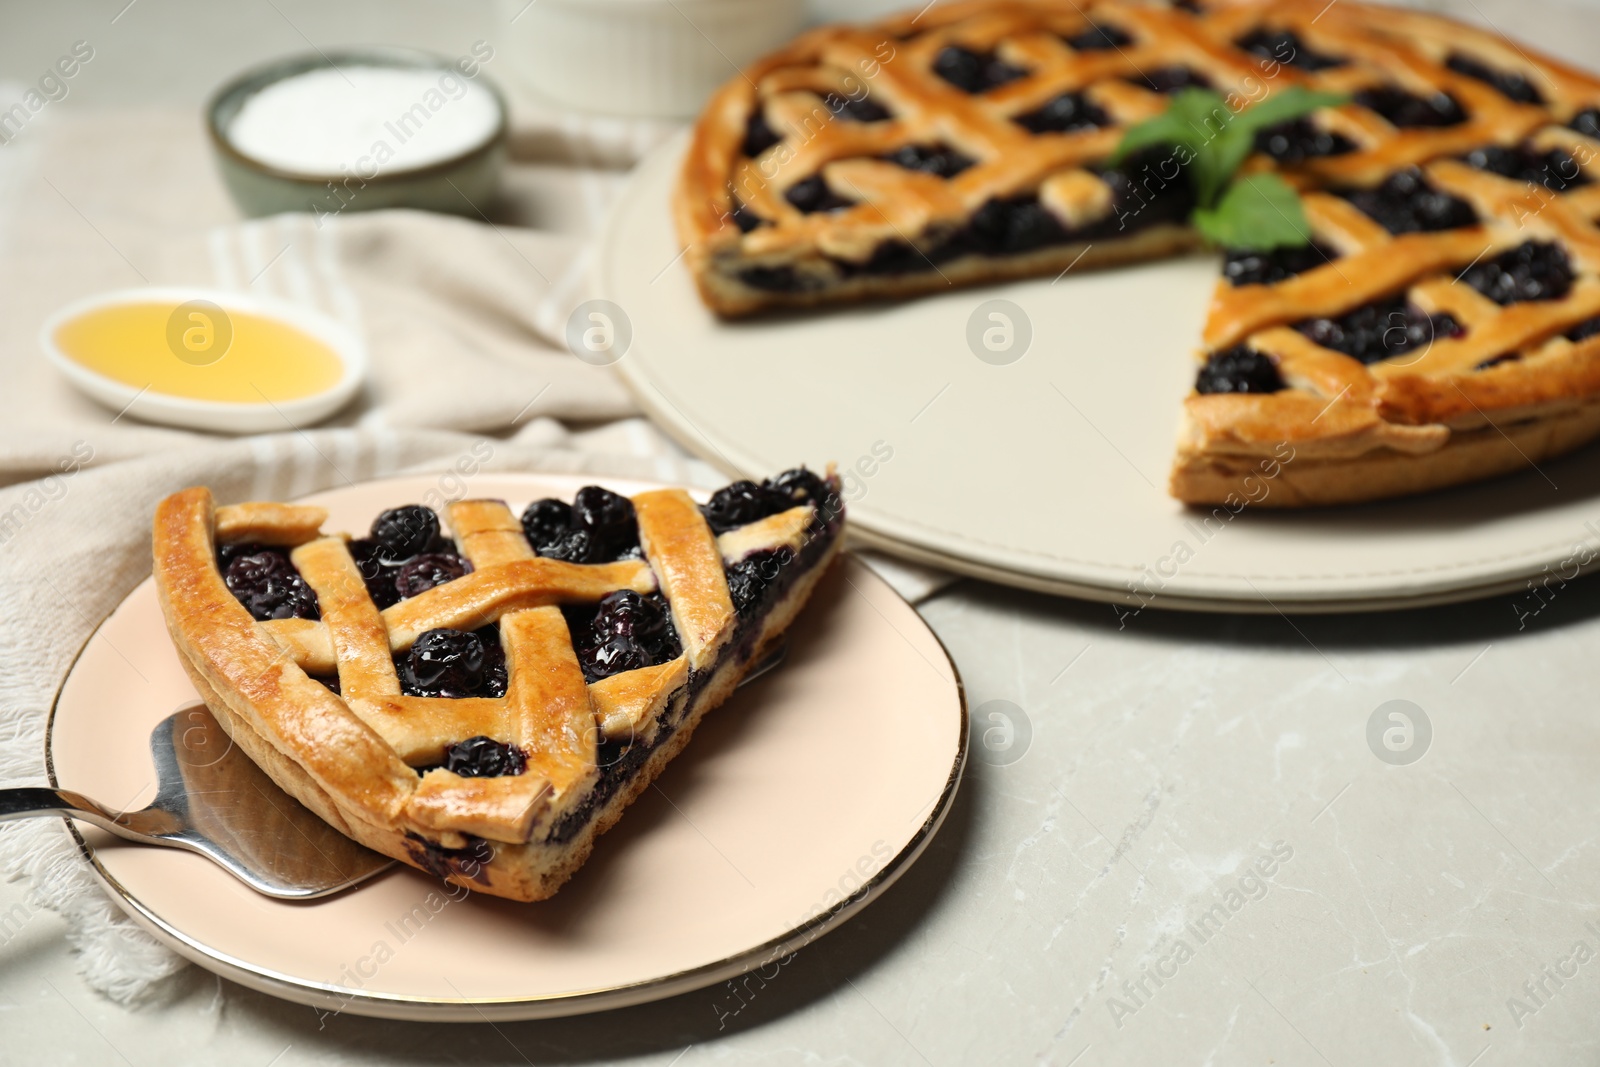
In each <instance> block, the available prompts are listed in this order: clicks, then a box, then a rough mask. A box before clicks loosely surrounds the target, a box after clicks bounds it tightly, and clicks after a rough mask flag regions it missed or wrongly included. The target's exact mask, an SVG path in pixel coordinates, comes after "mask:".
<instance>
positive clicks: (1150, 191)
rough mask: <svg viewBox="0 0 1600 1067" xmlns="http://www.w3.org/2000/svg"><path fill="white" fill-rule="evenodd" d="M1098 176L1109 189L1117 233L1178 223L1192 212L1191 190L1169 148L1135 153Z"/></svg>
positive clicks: (1192, 198)
mask: <svg viewBox="0 0 1600 1067" xmlns="http://www.w3.org/2000/svg"><path fill="white" fill-rule="evenodd" d="M1100 177H1101V178H1102V179H1103V180H1104V181H1105V183H1106V184H1107V185H1109V186H1110V187H1111V206H1112V213H1113V217H1114V218H1115V220H1116V230H1117V231H1118V232H1121V231H1131V230H1137V229H1142V228H1143V227H1145V226H1150V225H1154V224H1155V223H1158V222H1181V221H1183V220H1184V219H1187V218H1188V217H1189V213H1190V212H1191V211H1193V210H1194V189H1193V187H1192V186H1191V185H1190V184H1189V181H1188V179H1187V178H1185V177H1184V174H1183V169H1182V167H1181V165H1180V164H1179V162H1178V159H1177V157H1176V156H1174V155H1173V153H1172V149H1170V148H1167V147H1164V146H1161V145H1155V146H1152V147H1150V148H1146V149H1143V150H1142V151H1139V152H1135V153H1133V154H1132V155H1130V156H1128V157H1127V158H1126V159H1124V160H1123V161H1122V162H1121V163H1119V164H1117V165H1116V166H1115V167H1113V168H1111V169H1109V170H1107V171H1105V172H1104V173H1102V174H1101V176H1100Z"/></svg>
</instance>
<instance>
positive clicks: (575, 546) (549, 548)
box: [539, 530, 595, 563]
mask: <svg viewBox="0 0 1600 1067" xmlns="http://www.w3.org/2000/svg"><path fill="white" fill-rule="evenodd" d="M539 555H541V556H543V557H545V558H546V559H558V560H561V561H562V562H564V563H593V562H594V559H593V558H592V557H593V556H594V555H595V548H594V537H593V536H592V535H591V534H590V533H589V531H588V530H566V531H564V532H563V533H562V534H561V536H560V537H557V538H556V539H555V540H554V541H551V542H550V543H549V544H547V545H545V546H544V547H543V548H541V549H540V550H539Z"/></svg>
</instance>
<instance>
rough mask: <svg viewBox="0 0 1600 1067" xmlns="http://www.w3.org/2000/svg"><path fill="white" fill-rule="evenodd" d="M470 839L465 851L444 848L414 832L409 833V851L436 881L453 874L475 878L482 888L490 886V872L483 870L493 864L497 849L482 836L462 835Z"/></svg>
mask: <svg viewBox="0 0 1600 1067" xmlns="http://www.w3.org/2000/svg"><path fill="white" fill-rule="evenodd" d="M462 836H464V837H465V838H466V839H467V845H466V847H465V848H445V847H444V846H443V845H441V844H438V843H437V842H434V841H429V840H426V839H425V838H423V837H422V836H421V835H419V834H417V833H414V832H413V831H410V830H407V831H406V841H405V846H406V852H407V854H409V855H410V856H411V859H412V860H413V862H415V863H416V864H417V866H419V867H421V868H422V869H423V870H425V871H427V872H428V873H429V874H432V875H433V876H434V877H435V878H449V877H450V876H451V875H456V876H459V877H466V878H470V879H472V880H473V881H474V882H477V883H479V884H480V885H488V884H489V872H488V871H487V870H485V869H484V868H485V867H487V866H488V865H489V864H490V863H492V862H494V846H493V845H491V844H490V843H489V842H487V841H485V840H484V839H483V838H481V837H473V836H472V835H471V834H464V835H462Z"/></svg>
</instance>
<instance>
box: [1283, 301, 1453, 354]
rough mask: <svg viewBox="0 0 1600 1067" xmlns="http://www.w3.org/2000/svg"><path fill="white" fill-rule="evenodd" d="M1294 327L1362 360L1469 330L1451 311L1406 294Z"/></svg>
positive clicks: (1316, 340) (1426, 344)
mask: <svg viewBox="0 0 1600 1067" xmlns="http://www.w3.org/2000/svg"><path fill="white" fill-rule="evenodd" d="M1294 328H1295V329H1297V330H1299V331H1300V332H1301V333H1303V334H1305V335H1306V336H1307V337H1309V338H1311V340H1313V341H1315V342H1316V343H1317V344H1319V345H1321V346H1322V347H1323V348H1331V349H1333V350H1334V351H1335V352H1343V353H1344V354H1345V355H1347V356H1350V357H1352V358H1354V359H1359V360H1360V361H1361V362H1362V363H1377V362H1379V361H1380V360H1385V359H1393V358H1394V357H1396V356H1400V355H1404V354H1406V353H1408V352H1411V351H1413V350H1414V349H1417V348H1422V349H1424V350H1425V349H1426V348H1427V346H1428V345H1431V344H1432V343H1433V342H1434V339H1435V338H1444V337H1459V336H1461V335H1462V334H1463V333H1465V332H1466V331H1465V330H1464V329H1463V328H1462V327H1461V324H1460V323H1458V322H1456V320H1455V319H1454V318H1453V317H1451V316H1450V315H1447V314H1440V315H1429V314H1428V313H1427V312H1425V311H1423V310H1422V309H1421V308H1419V307H1416V306H1415V305H1412V304H1408V303H1407V302H1406V299H1405V297H1404V296H1403V295H1402V296H1396V297H1393V298H1391V299H1388V300H1379V301H1375V302H1373V303H1371V304H1367V305H1365V306H1363V307H1358V308H1356V309H1355V310H1353V311H1348V312H1346V313H1345V314H1343V315H1341V316H1339V317H1338V318H1317V319H1306V320H1304V321H1303V322H1297V323H1295V324H1294Z"/></svg>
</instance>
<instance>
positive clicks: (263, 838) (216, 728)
mask: <svg viewBox="0 0 1600 1067" xmlns="http://www.w3.org/2000/svg"><path fill="white" fill-rule="evenodd" d="M787 651H788V646H787V643H786V642H780V643H779V644H778V645H777V646H776V647H775V648H773V649H772V651H771V652H769V653H767V655H765V656H763V657H762V659H761V661H760V662H759V663H756V664H754V665H752V666H751V667H750V669H749V671H748V672H747V673H746V674H745V676H744V678H743V679H742V680H741V681H740V682H739V684H740V685H741V686H743V685H747V684H749V683H750V682H753V681H755V679H757V678H759V677H760V676H761V675H763V674H766V673H767V672H768V671H770V670H772V669H773V668H775V667H777V666H778V665H779V664H780V663H782V662H783V657H784V654H785V653H786V652H787ZM150 752H151V755H152V756H154V757H155V765H156V783H157V787H156V798H155V801H154V802H152V803H151V805H150V806H149V807H148V808H145V809H143V810H142V811H126V812H121V813H116V812H112V811H110V810H108V809H107V808H105V807H104V806H103V805H101V804H99V803H97V802H95V801H93V800H91V799H89V798H88V797H86V796H84V795H83V794H82V793H74V792H72V791H71V790H67V789H46V788H26V787H25V788H18V789H0V822H9V821H11V820H12V819H26V818H30V817H33V816H39V815H65V816H67V817H68V818H70V819H81V820H82V821H84V822H86V823H89V824H91V825H93V826H98V827H100V829H102V830H106V831H108V832H110V833H113V834H115V835H116V836H118V837H120V838H123V839H124V840H127V841H136V842H139V843H140V844H146V845H165V846H167V847H169V848H182V849H187V850H188V851H190V852H198V853H199V854H200V855H202V856H205V857H207V858H208V859H211V860H213V861H215V862H216V863H217V864H219V865H220V866H221V867H222V868H223V869H224V870H226V871H228V872H229V873H230V874H232V875H233V876H234V877H236V878H238V879H239V880H240V881H242V882H243V883H244V884H245V885H247V886H249V887H250V888H251V889H254V890H255V891H256V892H258V893H263V894H265V895H266V896H269V897H277V898H279V899H282V900H314V899H316V898H317V897H325V896H328V895H329V894H331V893H337V892H339V891H340V890H341V889H348V888H350V887H351V886H353V885H357V884H359V883H361V882H364V881H366V880H367V879H368V878H371V877H372V876H373V875H375V874H380V873H382V872H383V871H386V870H388V869H389V868H390V867H392V866H394V863H395V861H394V860H392V859H390V858H389V857H388V856H384V855H381V854H379V853H377V852H373V851H372V850H371V849H369V848H365V847H363V846H361V845H358V844H356V843H355V842H354V841H352V840H350V839H349V838H348V837H345V836H344V835H343V834H341V833H340V832H339V831H337V830H335V829H334V828H333V827H331V826H329V825H328V824H327V823H325V822H323V821H322V819H321V818H319V817H318V816H317V815H315V814H313V813H312V812H311V811H310V810H309V809H307V808H306V807H305V806H304V805H302V804H301V803H300V802H299V801H298V800H296V799H294V797H291V796H290V795H289V794H288V793H285V792H284V791H283V790H282V789H281V788H279V786H278V784H277V783H276V782H274V781H273V780H272V779H271V778H269V777H268V776H267V774H266V773H265V772H264V771H262V770H261V768H259V767H257V766H256V765H255V762H254V761H253V760H251V759H250V757H249V756H247V755H245V754H244V752H243V751H242V750H240V749H239V748H238V747H236V746H235V745H234V743H233V739H232V738H231V737H229V736H228V735H227V733H226V732H225V731H224V730H223V729H222V727H221V725H219V724H218V723H217V720H216V719H215V718H214V717H213V716H212V714H211V709H209V708H207V707H206V706H205V705H204V704H203V703H200V702H198V701H197V702H196V703H194V704H192V705H190V706H188V707H185V708H181V709H179V710H178V711H177V712H174V713H173V714H172V715H169V716H167V717H166V718H165V719H163V720H161V722H160V723H159V724H158V725H157V726H156V728H155V729H154V730H153V731H151V733H150Z"/></svg>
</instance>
